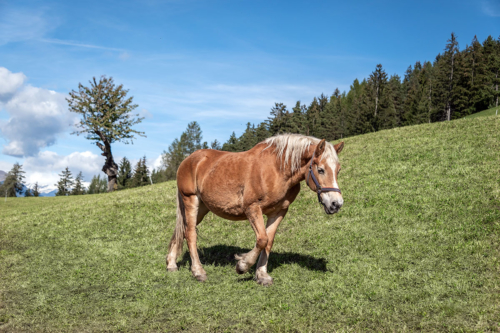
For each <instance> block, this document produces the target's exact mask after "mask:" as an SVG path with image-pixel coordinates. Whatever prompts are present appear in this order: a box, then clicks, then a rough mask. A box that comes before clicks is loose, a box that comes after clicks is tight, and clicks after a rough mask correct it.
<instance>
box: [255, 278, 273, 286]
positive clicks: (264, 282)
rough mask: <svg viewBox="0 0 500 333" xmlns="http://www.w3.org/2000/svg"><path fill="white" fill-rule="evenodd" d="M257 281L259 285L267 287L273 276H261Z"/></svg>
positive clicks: (270, 283) (271, 282)
mask: <svg viewBox="0 0 500 333" xmlns="http://www.w3.org/2000/svg"><path fill="white" fill-rule="evenodd" d="M257 283H258V284H260V285H261V286H264V287H268V286H270V285H272V284H273V278H272V277H270V276H267V277H262V278H259V279H257Z"/></svg>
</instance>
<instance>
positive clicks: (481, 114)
mask: <svg viewBox="0 0 500 333" xmlns="http://www.w3.org/2000/svg"><path fill="white" fill-rule="evenodd" d="M496 111H497V108H496V107H494V108H491V109H488V110H484V111H481V112H478V113H473V114H471V115H469V116H467V117H465V118H469V119H470V118H477V117H488V116H495V115H496ZM498 111H499V114H500V107H499V108H498Z"/></svg>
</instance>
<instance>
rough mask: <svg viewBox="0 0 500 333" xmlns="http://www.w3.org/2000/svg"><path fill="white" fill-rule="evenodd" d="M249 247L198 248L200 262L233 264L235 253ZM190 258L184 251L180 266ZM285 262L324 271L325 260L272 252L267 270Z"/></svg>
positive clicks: (297, 254)
mask: <svg viewBox="0 0 500 333" xmlns="http://www.w3.org/2000/svg"><path fill="white" fill-rule="evenodd" d="M250 250H251V249H243V248H241V247H238V246H228V245H215V246H211V247H204V248H200V249H198V253H199V256H200V260H201V263H202V264H204V265H215V266H234V265H236V259H234V255H235V254H242V253H247V252H249V251H250ZM190 262H191V258H190V256H189V251H186V252H185V253H184V255H183V256H182V260H181V262H180V263H179V265H180V266H189V265H190ZM286 264H298V265H300V266H301V267H304V268H307V269H309V270H311V271H320V272H326V271H327V268H326V264H327V261H326V260H325V259H324V258H315V257H312V256H309V255H304V254H299V253H295V252H284V253H279V252H272V251H271V254H270V256H269V264H268V271H269V272H272V271H273V268H276V267H279V266H281V265H286ZM254 268H255V266H254Z"/></svg>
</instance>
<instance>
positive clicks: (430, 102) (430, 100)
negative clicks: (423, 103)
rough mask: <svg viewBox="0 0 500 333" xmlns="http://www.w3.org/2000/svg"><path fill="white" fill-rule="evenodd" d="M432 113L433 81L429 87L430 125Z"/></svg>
mask: <svg viewBox="0 0 500 333" xmlns="http://www.w3.org/2000/svg"><path fill="white" fill-rule="evenodd" d="M431 112H432V81H431V83H430V85H429V124H430V123H431Z"/></svg>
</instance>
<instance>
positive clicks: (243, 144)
mask: <svg viewBox="0 0 500 333" xmlns="http://www.w3.org/2000/svg"><path fill="white" fill-rule="evenodd" d="M238 141H239V143H240V145H239V149H240V150H241V151H247V150H250V149H252V148H253V146H255V145H256V144H257V138H256V135H255V126H254V125H252V124H250V122H248V123H247V128H246V129H245V132H243V134H242V135H241V137H240V138H239V140H238Z"/></svg>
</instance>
